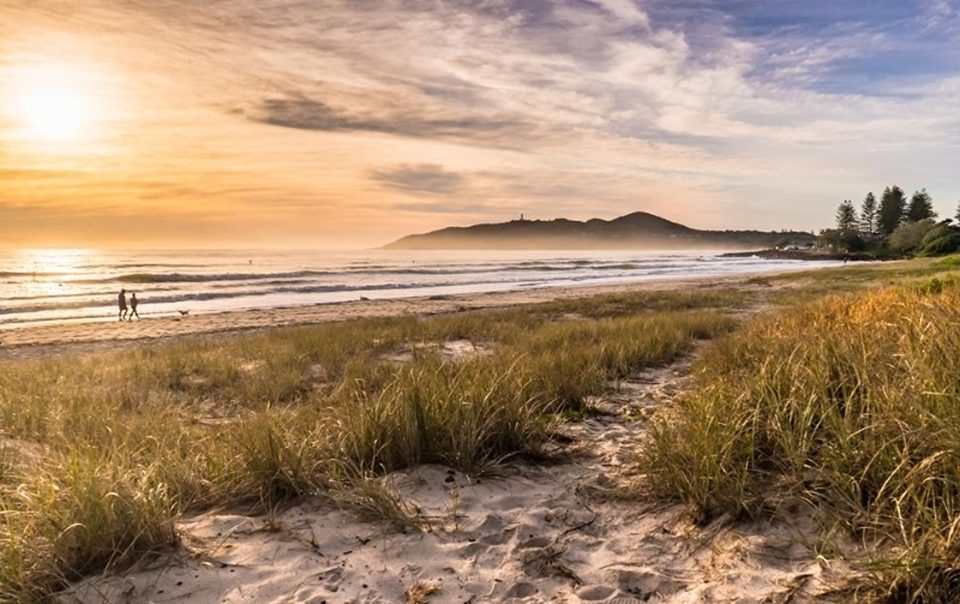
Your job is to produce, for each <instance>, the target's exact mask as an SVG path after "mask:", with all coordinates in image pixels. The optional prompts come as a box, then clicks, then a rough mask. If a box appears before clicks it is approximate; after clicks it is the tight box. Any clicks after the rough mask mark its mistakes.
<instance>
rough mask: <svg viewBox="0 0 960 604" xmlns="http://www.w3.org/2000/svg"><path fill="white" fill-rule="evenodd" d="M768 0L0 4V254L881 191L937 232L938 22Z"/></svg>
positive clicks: (944, 83)
mask: <svg viewBox="0 0 960 604" xmlns="http://www.w3.org/2000/svg"><path fill="white" fill-rule="evenodd" d="M776 4H778V5H779V3H776ZM821 4H822V6H821ZM848 4H849V7H848V8H849V10H848V11H847V12H843V8H844V6H846V5H848ZM730 6H733V7H735V8H732V9H730V8H725V7H730ZM770 6H771V3H762V2H759V0H757V1H756V2H752V1H744V2H738V3H723V2H719V1H717V2H716V3H711V2H703V1H699V0H698V1H693V0H689V1H686V2H684V1H680V2H668V1H667V0H662V1H660V2H654V1H649V2H633V1H631V0H555V1H547V0H536V1H533V0H529V1H524V2H520V1H518V0H514V1H508V0H487V1H484V2H473V3H469V2H465V3H461V2H443V1H440V0H409V1H401V0H384V1H381V2H373V1H368V0H342V1H320V0H317V1H306V0H269V1H268V0H220V1H215V2H214V1H201V0H149V1H148V0H142V1H141V0H71V1H64V0H13V1H11V0H0V246H136V247H219V246H228V247H269V246H284V247H317V248H325V247H343V246H370V245H379V244H382V243H385V242H387V241H389V240H391V239H394V238H396V237H399V236H401V235H404V234H407V233H410V232H422V231H425V230H430V229H433V228H439V227H441V226H446V225H450V224H458V225H463V224H471V223H474V222H480V221H501V220H506V219H509V218H512V217H514V216H516V215H518V214H520V213H521V212H522V213H524V214H525V215H527V216H528V217H533V218H553V217H557V216H564V217H569V218H577V219H584V218H590V217H595V216H599V217H605V218H612V217H614V216H618V215H622V214H626V213H629V212H632V211H636V210H645V211H649V212H654V213H657V214H661V215H663V216H665V217H667V218H670V219H673V220H677V221H680V222H684V223H686V224H689V225H691V226H695V227H699V228H764V229H781V228H800V229H808V230H809V229H814V228H820V227H823V226H827V225H828V224H829V222H830V221H831V219H832V214H833V210H834V208H835V207H836V205H837V204H838V203H839V202H840V201H841V200H843V199H845V198H851V199H854V200H859V199H861V198H862V197H863V195H864V194H865V193H866V191H867V190H875V191H878V190H882V188H883V187H884V186H885V185H888V184H892V183H898V184H900V185H901V186H903V187H904V188H905V189H907V190H908V192H910V191H912V190H913V189H918V188H920V187H927V188H928V189H929V190H930V192H931V193H932V194H933V197H934V200H935V202H936V204H937V209H938V210H940V211H941V214H944V215H952V213H953V208H954V207H955V205H956V203H955V202H956V200H957V199H960V181H958V179H957V178H956V158H957V157H960V153H958V151H960V149H958V146H960V117H958V114H957V112H956V110H955V107H956V98H957V97H958V93H960V75H958V74H960V70H958V65H957V63H956V61H955V60H952V59H949V58H945V57H949V56H953V55H950V54H949V50H950V49H954V50H955V49H956V48H957V41H958V37H957V32H958V23H960V20H958V18H957V10H956V6H955V5H954V4H953V3H950V2H943V1H924V0H917V1H916V2H905V3H904V2H897V3H893V2H890V3H887V2H879V3H877V5H876V6H875V9H876V10H875V11H874V13H873V17H872V18H871V19H869V20H866V18H865V17H862V13H863V11H862V10H858V8H862V6H860V7H858V5H857V3H846V2H830V3H826V2H824V3H819V2H813V3H811V4H810V5H809V7H808V8H809V11H808V12H807V13H804V14H802V15H799V14H791V13H790V12H789V11H785V12H782V13H780V12H777V11H776V10H773V9H770ZM904 6H906V9H904V8H903V7H904ZM894 26H896V27H894ZM904 31H906V32H908V34H909V32H914V34H915V35H913V36H911V35H906V34H904V33H903V32H904ZM953 54H954V55H956V53H953ZM905 57H906V59H905ZM907 59H909V61H907ZM910 61H912V62H910Z"/></svg>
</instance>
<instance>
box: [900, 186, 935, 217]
mask: <svg viewBox="0 0 960 604" xmlns="http://www.w3.org/2000/svg"><path fill="white" fill-rule="evenodd" d="M936 217H937V213H936V212H934V211H933V200H932V199H931V198H930V194H929V193H927V190H926V189H922V190H920V191H916V192H915V193H914V194H913V197H911V198H910V205H909V206H908V207H907V220H909V221H910V222H919V221H921V220H925V219H927V218H936Z"/></svg>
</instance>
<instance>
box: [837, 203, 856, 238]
mask: <svg viewBox="0 0 960 604" xmlns="http://www.w3.org/2000/svg"><path fill="white" fill-rule="evenodd" d="M837 230H838V231H840V232H841V233H850V232H856V230H857V210H856V209H854V207H853V202H852V201H850V200H849V199H847V200H844V202H843V203H841V204H840V207H839V208H837Z"/></svg>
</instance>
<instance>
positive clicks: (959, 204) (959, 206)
mask: <svg viewBox="0 0 960 604" xmlns="http://www.w3.org/2000/svg"><path fill="white" fill-rule="evenodd" d="M957 224H960V201H958V202H957Z"/></svg>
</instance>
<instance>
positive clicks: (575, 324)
mask: <svg viewBox="0 0 960 604" xmlns="http://www.w3.org/2000/svg"><path fill="white" fill-rule="evenodd" d="M742 302H743V296H742V295H741V294H739V293H737V292H734V291H727V290H705V291H692V292H659V293H657V292H647V293H642V292H638V293H630V294H618V295H607V296H599V297H594V298H588V299H581V300H567V301H559V302H553V303H548V304H541V305H535V306H530V307H525V308H518V309H506V310H497V311H477V312H465V313H458V314H454V315H449V316H438V317H432V318H422V317H406V318H395V319H370V320H361V321H351V322H344V323H338V324H326V325H317V326H310V327H302V328H296V329H284V330H274V331H270V332H266V333H262V334H255V335H240V336H236V335H235V336H230V337H220V338H194V339H187V340H182V341H179V342H178V343H174V344H166V345H157V346H146V347H142V348H138V349H136V350H132V351H129V352H127V353H124V354H123V355H120V354H98V355H91V356H85V357H50V358H44V359H37V360H30V361H17V362H13V361H10V362H6V363H5V364H4V366H3V371H2V372H0V422H2V426H3V434H2V437H0V438H2V440H0V506H2V510H3V513H2V515H0V548H2V549H0V551H2V552H3V554H2V557H0V600H8V601H34V600H37V601H39V600H44V599H46V598H47V597H49V596H50V594H51V593H53V592H55V591H56V590H58V589H60V588H62V587H63V586H64V585H65V584H66V583H67V582H69V581H72V580H76V579H78V578H80V577H83V576H85V575H88V574H90V573H95V572H99V571H102V570H104V569H117V568H122V567H124V566H127V565H129V564H130V563H132V562H134V561H137V560H140V559H142V558H143V557H144V556H146V555H148V554H150V553H152V552H157V551H160V550H163V549H168V548H171V547H173V546H174V545H175V544H176V543H177V531H176V522H177V520H178V518H180V517H181V516H182V515H183V514H184V513H187V512H196V511H201V510H204V509H209V508H211V507H214V506H232V507H234V508H237V507H239V508H241V509H243V508H245V509H247V510H249V511H251V512H264V511H270V510H273V509H276V508H277V507H278V506H283V505H285V504H286V503H287V502H290V501H292V500H296V499H298V498H302V497H306V496H315V497H321V498H326V499H329V500H330V501H332V502H334V503H336V504H338V505H342V506H345V507H349V508H352V509H354V510H356V511H359V512H361V513H364V514H367V515H374V516H376V517H378V518H381V519H386V520H389V521H391V522H393V523H394V524H395V525H396V526H398V527H399V528H410V527H411V526H414V525H415V524H416V522H417V519H416V518H415V517H412V516H411V514H410V511H409V510H408V509H407V508H406V507H405V506H404V505H403V504H402V502H400V501H398V500H397V498H396V497H395V496H394V495H393V494H392V493H391V492H390V491H389V490H387V489H385V488H384V487H383V486H381V483H380V482H379V481H377V480H376V477H378V476H380V475H383V474H385V473H387V472H390V471H393V470H399V469H403V468H407V467H410V466H412V465H415V464H418V463H425V462H438V463H443V464H446V465H448V466H451V467H453V468H457V469H460V470H462V471H464V472H467V473H474V474H476V473H483V472H484V471H486V470H489V469H491V468H492V467H495V466H497V465H498V464H502V463H503V462H505V461H506V460H509V459H513V458H517V457H527V458H537V457H539V456H542V455H543V454H544V445H545V444H546V443H548V442H549V439H550V438H551V425H552V422H553V421H554V420H555V418H557V417H559V416H561V415H563V416H568V417H576V416H578V415H582V414H585V413H589V412H590V408H589V405H588V402H587V400H588V399H587V397H588V396H590V395H593V394H597V393H600V392H602V391H603V390H605V389H607V388H609V387H610V383H611V381H614V380H616V379H618V378H619V377H622V376H625V375H628V374H630V373H632V372H635V371H637V370H639V369H641V368H643V367H647V366H651V365H659V364H664V363H668V362H670V361H672V360H673V359H675V358H677V357H678V356H680V355H684V354H686V353H688V352H689V350H690V348H691V347H692V346H693V345H694V343H695V342H696V341H698V340H700V339H704V338H711V337H714V336H716V335H719V334H722V333H724V332H727V331H728V330H730V329H731V327H732V326H733V325H734V323H735V319H734V318H732V317H731V316H730V314H729V313H728V312H727V309H730V308H735V307H737V306H739V305H740V304H741V303H742ZM451 342H453V343H456V344H457V346H452V345H450V343H451Z"/></svg>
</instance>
